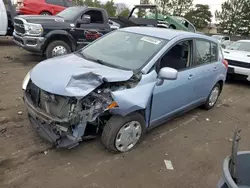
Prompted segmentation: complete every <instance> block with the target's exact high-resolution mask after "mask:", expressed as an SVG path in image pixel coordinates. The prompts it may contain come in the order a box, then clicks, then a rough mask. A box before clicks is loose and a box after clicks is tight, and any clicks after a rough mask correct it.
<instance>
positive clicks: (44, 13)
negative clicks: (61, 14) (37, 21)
mask: <svg viewBox="0 0 250 188" xmlns="http://www.w3.org/2000/svg"><path fill="white" fill-rule="evenodd" d="M40 15H48V16H49V15H51V13H50V12H48V11H43V12H41V13H40Z"/></svg>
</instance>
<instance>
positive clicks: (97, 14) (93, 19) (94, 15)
mask: <svg viewBox="0 0 250 188" xmlns="http://www.w3.org/2000/svg"><path fill="white" fill-rule="evenodd" d="M84 15H89V16H90V23H96V24H103V23H104V20H103V15H102V12H101V11H98V10H89V11H87V12H85V13H84V14H83V15H82V17H81V19H83V16H84Z"/></svg>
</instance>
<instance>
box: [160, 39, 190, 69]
mask: <svg viewBox="0 0 250 188" xmlns="http://www.w3.org/2000/svg"><path fill="white" fill-rule="evenodd" d="M192 43H193V42H192V40H188V41H183V42H180V43H178V44H176V45H175V46H173V47H172V48H171V49H170V50H169V51H168V52H167V53H166V54H165V55H164V56H163V57H162V58H161V60H160V62H159V63H158V65H157V68H156V71H157V72H159V71H160V70H161V69H162V68H164V67H170V68H174V69H176V70H177V71H182V70H183V69H186V68H187V67H189V66H190V65H191V54H192Z"/></svg>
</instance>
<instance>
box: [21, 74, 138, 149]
mask: <svg viewBox="0 0 250 188" xmlns="http://www.w3.org/2000/svg"><path fill="white" fill-rule="evenodd" d="M140 79H141V75H134V76H133V77H132V78H131V79H130V80H128V81H125V82H117V83H114V82H113V83H112V82H109V83H108V82H105V83H103V84H102V85H100V86H99V87H98V88H96V89H95V90H94V91H92V92H91V93H89V94H88V95H87V96H85V97H84V98H77V97H67V96H61V95H55V94H52V93H49V92H46V91H44V90H42V89H40V88H39V87H37V86H36V85H35V84H34V83H33V82H32V81H30V82H29V84H28V86H27V89H26V91H25V95H24V100H25V102H26V104H27V106H28V114H29V118H30V120H31V121H33V123H31V124H32V125H33V127H34V124H35V125H37V126H36V127H35V129H43V132H46V135H44V136H43V137H45V139H46V140H48V141H50V142H53V144H55V145H57V147H66V148H72V147H74V146H76V145H78V143H79V142H80V141H82V140H83V139H87V138H93V137H95V136H97V134H98V133H99V130H101V129H102V127H103V126H104V125H105V123H106V122H107V121H108V119H109V118H110V117H111V116H112V113H111V111H110V109H111V108H116V107H118V105H119V104H117V103H116V102H115V101H114V100H113V98H112V95H111V92H113V91H119V90H125V89H130V88H133V87H135V86H136V85H137V84H138V83H139V81H140ZM41 126H42V127H41ZM45 129H46V130H45ZM48 137H49V138H48Z"/></svg>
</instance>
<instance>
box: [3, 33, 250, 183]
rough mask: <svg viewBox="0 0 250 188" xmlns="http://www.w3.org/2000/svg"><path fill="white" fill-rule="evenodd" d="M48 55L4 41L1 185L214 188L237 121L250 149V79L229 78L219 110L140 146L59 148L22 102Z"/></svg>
mask: <svg viewBox="0 0 250 188" xmlns="http://www.w3.org/2000/svg"><path fill="white" fill-rule="evenodd" d="M41 60H42V58H41V57H39V56H35V55H32V54H30V53H28V52H26V51H24V50H22V49H20V48H18V47H16V46H15V45H14V44H13V43H12V41H11V40H10V39H6V38H1V39H0V187H7V188H9V187H13V188H14V187H18V188H19V187H20V188H35V187H37V188H40V187H47V188H69V187H71V188H79V187H81V188H113V187H114V188H127V187H131V188H137V187H138V188H140V187H141V188H154V187H171V188H178V187H181V188H186V187H187V188H192V187H194V188H199V187H206V188H212V187H215V186H216V183H217V182H218V180H219V178H220V175H221V171H222V161H223V159H224V158H225V157H226V156H227V155H228V154H230V150H231V142H230V141H231V138H232V134H233V129H234V127H235V125H236V124H237V125H239V127H240V128H241V129H242V133H241V136H242V140H241V142H240V149H241V150H249V149H250V144H249V143H250V137H249V135H250V121H249V120H250V102H249V101H250V87H249V86H250V85H249V84H248V83H247V82H243V81H234V82H233V83H229V84H226V85H225V88H224V91H223V94H222V96H221V97H220V101H219V102H218V103H217V106H216V108H214V109H213V110H211V111H204V110H201V109H195V110H193V111H191V112H189V113H188V114H186V115H184V116H181V117H179V118H177V119H175V120H173V121H171V122H168V123H167V124H166V125H163V126H160V127H158V128H156V129H154V130H152V131H150V132H149V133H148V134H147V135H146V136H145V139H144V142H143V143H141V144H140V145H139V146H138V147H137V148H136V149H135V150H133V151H132V152H129V153H126V154H116V155H114V154H111V153H109V152H107V151H106V150H105V149H104V148H103V146H102V145H101V143H100V140H99V139H95V140H92V141H88V142H83V143H82V144H80V146H79V147H77V148H74V149H72V150H56V149H52V148H51V147H50V145H48V144H47V143H44V142H43V141H42V140H41V139H40V138H39V137H37V135H36V134H35V133H34V131H33V130H32V129H31V126H30V124H29V121H28V118H27V114H26V111H25V106H24V104H23V101H22V90H21V83H22V80H23V78H24V76H25V75H26V73H27V72H28V71H29V70H30V69H31V68H32V67H33V66H35V65H36V64H37V63H38V62H39V61H41ZM41 76H46V75H41ZM164 160H171V161H172V164H173V167H174V170H167V168H166V166H165V164H164Z"/></svg>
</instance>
